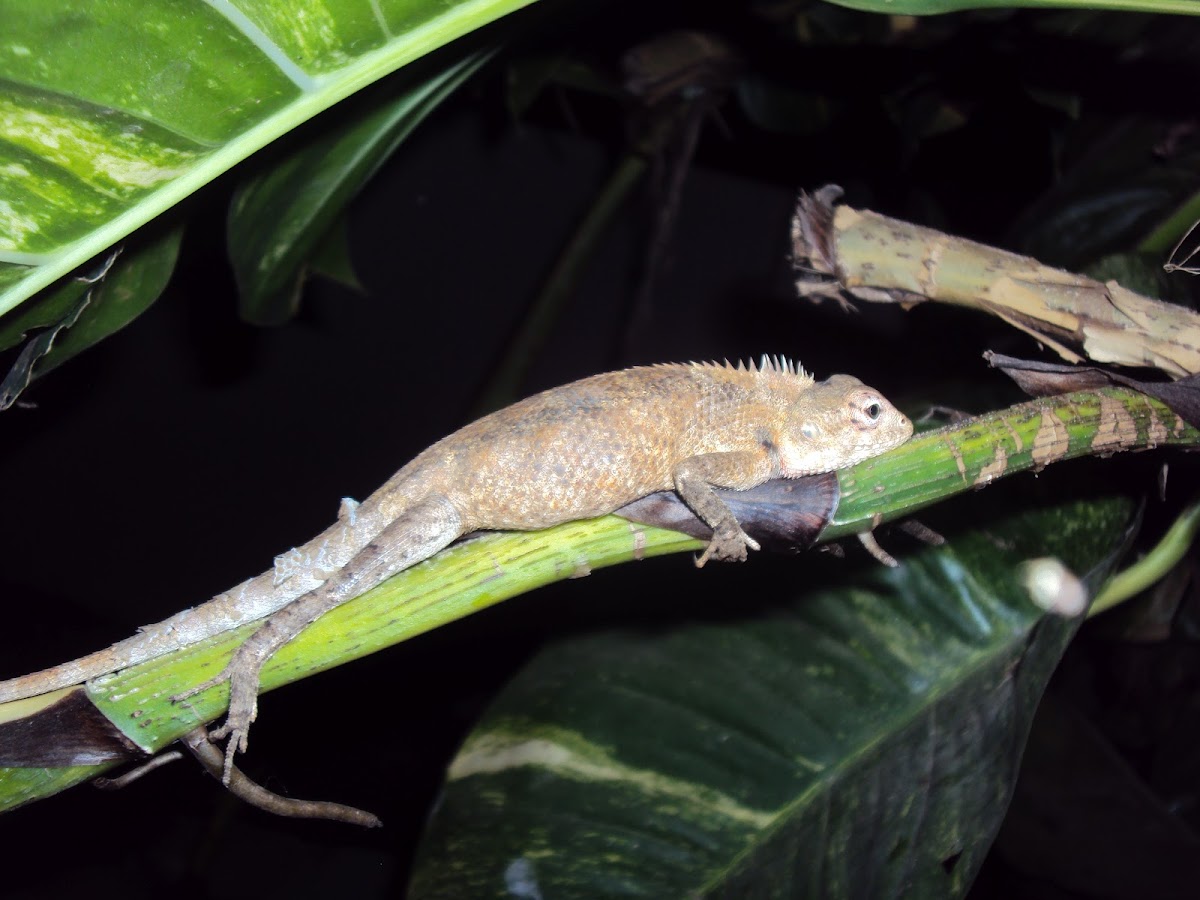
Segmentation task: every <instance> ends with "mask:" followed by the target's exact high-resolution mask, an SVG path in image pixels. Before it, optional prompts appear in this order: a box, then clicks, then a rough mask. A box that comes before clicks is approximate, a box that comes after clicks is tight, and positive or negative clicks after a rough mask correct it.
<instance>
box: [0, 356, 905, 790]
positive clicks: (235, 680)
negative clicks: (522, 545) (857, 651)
mask: <svg viewBox="0 0 1200 900" xmlns="http://www.w3.org/2000/svg"><path fill="white" fill-rule="evenodd" d="M911 434H912V423H911V422H909V421H908V419H907V418H905V416H904V415H903V414H901V413H900V412H899V411H897V410H896V409H895V407H893V406H892V405H891V404H890V403H888V401H887V400H885V399H884V398H883V396H882V395H880V394H879V393H878V392H877V391H875V390H873V389H872V388H869V387H866V386H865V385H863V384H862V382H860V381H858V380H857V379H855V378H852V377H850V376H848V375H835V376H833V377H831V378H830V379H828V380H827V381H824V382H819V383H817V382H814V381H813V379H812V377H811V376H810V375H808V374H806V373H805V372H804V371H803V370H799V369H797V368H796V367H794V366H793V365H792V364H790V363H788V362H787V361H785V360H780V359H777V360H774V361H772V360H770V359H768V358H766V357H764V359H763V361H762V363H761V365H760V366H757V367H756V366H754V365H753V364H751V365H749V366H744V365H739V366H738V367H737V368H734V367H731V366H729V365H728V364H726V365H717V364H694V363H693V364H680V365H660V366H647V367H639V368H633V369H625V370H623V371H619V372H609V373H607V374H603V375H596V376H593V377H591V378H585V379H583V380H581V381H576V382H573V383H572V384H567V385H563V386H562V387H558V388H553V389H551V390H548V391H545V392H543V393H541V394H537V395H536V396H533V397H530V398H528V399H526V400H522V401H521V402H519V403H515V404H513V405H512V406H509V407H506V408H504V409H501V410H498V411H497V412H494V413H492V414H491V415H488V416H485V417H483V418H482V419H479V420H477V421H475V422H472V423H471V424H469V425H467V426H465V427H464V428H461V429H459V430H458V431H456V432H455V433H454V434H452V435H450V436H449V437H446V438H443V439H442V440H440V441H438V442H437V443H436V444H434V445H433V446H431V447H430V448H429V449H427V450H425V451H424V452H423V453H421V454H420V455H419V456H417V457H416V458H415V459H414V460H412V462H410V463H409V464H408V465H406V466H404V468H402V469H401V470H400V471H399V472H397V473H396V474H395V475H394V476H392V478H390V479H389V480H388V481H387V483H386V484H384V485H383V486H382V487H381V488H379V490H377V491H376V492H375V493H374V494H372V495H371V496H370V497H368V498H367V499H366V500H365V501H363V503H362V504H361V505H360V506H358V507H354V506H353V505H344V506H343V510H342V514H341V515H340V516H339V520H338V522H337V523H335V524H334V525H333V526H332V527H331V528H330V529H328V530H327V531H325V532H323V533H322V534H321V535H318V536H317V537H316V538H314V539H313V540H312V541H310V542H309V543H307V544H305V545H304V546H303V547H299V548H296V549H294V550H292V551H290V552H289V553H287V554H284V555H283V556H280V557H278V558H277V559H276V564H275V568H274V569H272V570H271V571H268V572H265V573H263V574H262V575H259V576H257V577H256V578H252V579H250V580H249V581H247V582H245V583H244V584H242V585H239V586H238V587H237V588H235V589H234V590H233V591H231V592H229V593H226V594H222V595H219V596H218V597H215V598H214V599H213V600H211V601H209V602H208V603H206V604H204V605H202V606H199V607H197V608H195V609H192V610H187V611H185V612H183V613H180V614H178V615H176V616H174V617H172V618H171V619H168V620H166V621H165V622H162V623H159V624H158V625H153V626H148V627H147V628H145V629H142V631H141V632H140V633H139V634H138V635H136V636H134V637H133V638H130V639H129V640H126V641H122V642H121V643H118V644H115V645H113V646H112V647H110V648H108V649H107V650H102V651H100V652H99V653H95V654H92V655H90V656H86V657H83V658H82V659H79V660H75V661H74V662H71V663H65V664H63V665H62V666H58V667H56V668H53V669H47V670H45V671H43V672H35V673H33V674H32V675H27V676H25V677H23V678H16V679H13V680H11V681H4V682H0V702H6V701H9V700H16V699H21V698H24V697H32V696H36V695H38V694H43V693H46V692H48V691H51V690H55V689H58V688H61V687H67V686H70V685H73V684H78V683H80V682H82V681H86V680H88V679H91V678H95V677H97V676H99V675H103V674H106V673H108V672H112V671H115V670H117V669H122V668H126V667H128V666H131V665H136V664H137V663H140V662H144V661H146V660H148V659H153V658H155V657H157V656H162V655H164V654H166V653H170V652H172V651H174V650H176V649H178V648H180V647H183V646H187V645H189V644H193V643H196V642H197V641H200V640H204V639H205V638H208V637H211V636H213V635H215V634H219V633H221V632H223V631H226V630H228V629H229V628H232V627H235V626H236V625H240V624H244V623H245V622H248V621H253V620H256V619H259V618H263V617H268V616H269V618H267V620H266V622H264V624H263V625H262V627H260V628H259V630H258V631H256V632H255V633H254V634H253V635H252V636H251V637H250V638H249V640H247V641H246V642H245V643H244V644H242V646H241V647H239V648H238V650H237V652H236V653H235V654H234V657H233V659H232V660H231V661H230V663H229V666H228V667H227V668H226V669H225V671H224V672H223V673H222V674H221V675H219V676H217V677H216V678H214V679H212V680H211V681H209V682H206V683H205V684H203V685H200V686H199V687H197V688H196V689H194V690H193V691H190V692H189V693H188V694H187V695H184V696H191V695H192V694H195V693H199V692H200V691H203V690H207V689H208V688H210V687H213V686H214V685H217V684H221V683H223V682H225V681H229V682H231V684H230V702H229V715H228V718H227V719H226V722H225V724H224V726H222V728H220V729H218V730H217V731H215V732H213V735H214V737H218V738H219V737H224V736H229V738H230V742H229V748H228V750H227V755H226V776H227V777H228V773H229V771H230V764H231V762H232V758H233V754H234V752H235V751H236V750H245V748H246V738H247V733H248V730H249V727H250V723H251V722H253V721H254V717H255V715H256V712H257V709H256V704H257V695H258V674H259V671H260V669H261V668H262V665H263V663H264V662H265V661H266V660H267V659H268V658H270V656H271V655H272V654H273V653H274V652H275V651H276V650H278V649H279V648H280V647H282V646H283V645H284V644H286V643H287V642H288V641H290V640H291V639H292V638H293V637H295V636H296V635H297V634H299V633H300V632H301V631H303V630H304V628H305V627H307V626H308V625H309V624H310V623H312V622H313V621H314V620H315V619H317V618H318V617H319V616H320V615H322V614H323V613H325V612H327V611H328V610H330V609H332V608H333V607H335V606H338V605H339V604H341V603H344V602H345V601H347V600H349V599H351V598H353V597H356V596H358V595H359V594H362V593H364V592H365V591H367V590H369V589H370V588H371V587H373V586H375V585H376V584H378V583H379V582H381V581H383V580H384V579H385V578H388V577H390V576H392V575H394V574H396V573H397V572H400V571H403V570H404V569H406V568H408V567H409V566H412V565H415V564H416V563H418V562H420V561H421V560H424V559H427V558H429V557H430V556H433V555H434V554H435V553H437V552H438V551H440V550H442V549H443V548H444V547H446V546H447V545H448V544H450V543H451V542H453V541H454V540H456V539H457V538H459V537H461V536H462V535H464V534H466V533H468V532H471V531H476V530H480V529H495V530H533V529H539V528H546V527H548V526H551V525H556V524H559V523H562V522H568V521H573V520H575V519H584V518H590V517H593V516H600V515H604V514H606V513H610V512H612V511H613V510H616V509H619V508H620V507H622V506H624V505H625V504H627V503H630V502H632V501H634V500H636V499H638V498H639V497H644V496H646V495H647V494H651V493H654V492H655V491H663V490H672V489H673V490H675V491H676V492H677V493H678V494H679V495H680V497H681V498H682V499H683V500H684V502H685V503H687V504H688V506H689V507H691V509H692V510H693V511H694V512H695V513H696V514H697V515H698V516H699V517H700V518H701V519H703V520H704V521H705V522H706V523H707V524H708V525H709V526H710V527H712V529H713V537H712V540H711V542H710V543H709V546H708V548H707V549H706V550H705V551H704V553H703V554H702V555H701V556H700V557H699V559H698V560H697V564H698V565H703V564H704V563H705V562H706V561H707V560H709V559H717V560H742V559H745V558H746V553H747V550H748V549H753V550H757V549H758V544H757V543H755V541H754V540H753V539H752V538H750V537H749V536H748V535H747V534H746V533H745V532H744V531H742V529H741V526H740V525H739V524H738V523H737V520H736V519H735V518H734V517H733V514H732V513H731V512H730V510H729V508H728V507H727V506H726V505H725V504H724V503H723V502H722V501H721V500H720V498H718V497H717V495H716V494H715V493H714V492H713V490H712V488H713V487H722V488H732V489H735V490H745V489H747V488H750V487H754V486H755V485H759V484H762V483H763V482H765V481H767V480H769V479H772V478H796V477H799V476H802V475H814V474H817V473H821V472H831V471H835V470H837V469H840V468H844V467H846V466H850V465H853V464H854V463H857V462H860V461H861V460H864V459H867V458H869V457H871V456H875V455H877V454H879V453H883V452H884V451H886V450H890V449H891V448H893V447H896V446H899V445H900V444H902V443H903V442H904V441H906V440H907V439H908V438H909V436H910V435H911ZM176 699H182V697H181V698H176Z"/></svg>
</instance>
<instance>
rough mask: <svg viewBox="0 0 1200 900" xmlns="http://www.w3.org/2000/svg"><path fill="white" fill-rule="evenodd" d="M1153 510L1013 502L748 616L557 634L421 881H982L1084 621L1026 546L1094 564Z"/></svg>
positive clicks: (576, 893) (778, 889)
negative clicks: (1063, 615)
mask: <svg viewBox="0 0 1200 900" xmlns="http://www.w3.org/2000/svg"><path fill="white" fill-rule="evenodd" d="M1131 509H1132V504H1130V503H1129V502H1128V501H1125V500H1108V501H1099V502H1088V503H1084V502H1074V503H1068V504H1064V505H1061V506H1057V507H1051V508H1047V509H1044V510H1042V511H1040V512H1035V513H1027V514H1022V515H1019V516H1015V517H1013V518H1009V519H996V520H995V521H993V522H991V523H990V524H989V526H988V527H987V528H986V530H979V531H975V532H972V533H968V534H965V535H962V536H960V537H957V538H955V539H953V540H952V541H951V543H950V544H949V545H947V546H945V547H941V548H937V549H929V550H926V551H924V552H921V553H919V554H916V555H915V556H914V557H912V558H909V559H907V560H905V564H904V567H903V568H902V569H899V570H896V571H887V572H882V573H881V572H878V571H876V572H875V573H873V574H871V575H869V576H866V577H862V578H859V579H857V580H855V581H853V582H852V583H849V584H847V585H846V586H845V587H842V588H840V589H836V590H826V591H820V592H804V591H802V590H801V591H793V592H788V591H786V590H784V591H781V593H782V594H785V595H786V594H788V593H791V594H792V599H791V601H790V602H788V601H786V600H781V602H780V603H779V604H778V606H777V607H775V608H771V607H770V606H767V607H764V605H763V604H762V603H761V602H759V603H755V604H753V607H754V612H753V613H750V614H747V615H745V616H744V618H743V619H742V620H741V621H739V622H736V623H735V624H732V625H722V626H714V625H685V626H681V627H679V628H677V629H675V630H673V631H671V632H670V633H667V634H663V635H656V636H653V637H648V636H630V635H616V636H604V637H598V638H590V639H584V640H578V641H573V642H570V643H567V644H563V645H560V646H557V647H553V648H551V649H550V650H548V651H547V652H545V653H544V654H543V655H542V656H541V657H540V658H539V659H537V660H536V661H535V662H534V663H533V664H532V665H531V666H529V667H528V668H527V669H526V670H525V671H524V672H523V673H522V674H521V675H520V676H519V677H518V678H517V679H516V680H515V681H514V682H513V683H512V684H511V685H509V687H508V688H507V689H506V690H505V692H504V693H503V694H502V695H501V697H500V698H499V700H498V701H497V702H496V704H495V705H494V707H493V709H492V710H491V712H490V714H489V715H488V716H487V717H486V719H485V720H484V721H483V722H482V723H481V724H480V726H479V727H478V728H477V729H476V730H475V731H474V732H473V733H472V734H471V735H470V737H468V738H467V740H466V743H465V745H464V746H463V748H462V749H461V751H460V753H459V754H458V757H457V758H456V759H455V761H454V762H453V763H452V765H451V768H450V772H449V776H448V781H447V784H446V787H445V797H444V799H443V802H442V803H441V804H440V805H439V808H438V810H437V812H436V814H435V816H434V818H433V821H432V823H431V825H430V828H429V831H428V834H427V836H426V839H425V842H424V844H423V846H422V848H421V850H420V851H419V859H418V864H417V872H416V875H415V878H414V881H413V885H412V892H411V896H412V897H414V898H429V897H501V896H513V894H514V893H515V894H517V895H519V896H547V897H551V896H552V897H611V896H638V897H655V898H666V897H702V896H703V897H710V896H729V897H747V896H754V897H896V896H911V897H954V896H962V895H963V894H964V893H965V891H966V889H967V887H968V886H969V885H970V883H971V880H972V879H973V877H974V875H975V873H976V872H977V871H978V867H979V865H980V864H981V862H982V860H983V857H984V855H985V853H986V851H987V848H988V846H989V845H990V843H991V841H992V839H993V838H994V836H995V833H996V830H997V829H998V827H999V824H1000V821H1001V819H1002V817H1003V814H1004V810H1005V808H1006V806H1007V803H1008V799H1009V797H1010V795H1011V791H1012V787H1013V782H1014V779H1015V776H1016V772H1017V767H1018V764H1019V761H1020V758H1021V752H1022V748H1023V746H1024V742H1025V737H1026V735H1027V732H1028V729H1029V724H1030V721H1031V718H1032V716H1033V713H1034V710H1035V708H1036V706H1037V702H1038V699H1039V697H1040V695H1041V692H1042V689H1043V687H1044V685H1045V682H1046V679H1047V678H1048V677H1049V673H1050V671H1051V670H1052V669H1053V667H1054V665H1055V664H1056V663H1057V660H1058V658H1059V656H1060V654H1061V653H1062V650H1063V648H1064V647H1065V645H1066V642H1067V641H1068V640H1069V638H1070V636H1071V634H1072V633H1073V631H1074V625H1075V623H1074V622H1073V621H1071V620H1066V619H1059V618H1055V617H1049V618H1046V617H1044V616H1043V615H1042V614H1041V612H1040V611H1039V610H1038V609H1036V608H1035V607H1034V606H1033V605H1032V604H1031V603H1030V602H1029V601H1028V600H1027V599H1026V598H1025V596H1024V593H1023V590H1022V588H1021V587H1020V585H1019V584H1018V581H1017V578H1016V576H1015V574H1014V573H1015V571H1016V569H1017V564H1018V563H1019V562H1020V561H1021V560H1024V559H1028V558H1030V557H1034V556H1044V555H1056V556H1059V557H1060V558H1062V559H1063V561H1064V562H1066V564H1067V565H1068V566H1070V567H1072V568H1073V569H1074V570H1075V571H1077V572H1079V573H1081V574H1083V575H1084V576H1085V578H1086V579H1087V580H1089V581H1090V582H1091V583H1093V584H1094V582H1095V580H1096V579H1097V578H1098V577H1102V575H1103V572H1104V571H1106V570H1107V568H1108V566H1109V564H1111V562H1112V560H1113V558H1114V554H1115V553H1116V552H1117V550H1118V549H1119V547H1120V546H1121V545H1122V544H1123V538H1124V536H1125V534H1126V529H1127V528H1128V525H1129V521H1130V515H1131ZM976 511H977V512H978V510H976ZM798 577H799V579H800V583H803V576H798ZM514 885H522V886H524V889H526V893H520V892H519V891H516V890H515V889H514Z"/></svg>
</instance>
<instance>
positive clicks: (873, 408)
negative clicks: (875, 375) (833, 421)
mask: <svg viewBox="0 0 1200 900" xmlns="http://www.w3.org/2000/svg"><path fill="white" fill-rule="evenodd" d="M850 416H851V418H852V419H853V420H854V421H855V422H856V423H857V424H858V425H860V426H862V427H864V428H871V427H874V426H875V425H877V424H879V420H880V418H882V416H883V401H882V400H881V399H880V397H879V395H878V394H866V395H859V396H858V397H855V398H854V401H853V402H852V403H851V405H850Z"/></svg>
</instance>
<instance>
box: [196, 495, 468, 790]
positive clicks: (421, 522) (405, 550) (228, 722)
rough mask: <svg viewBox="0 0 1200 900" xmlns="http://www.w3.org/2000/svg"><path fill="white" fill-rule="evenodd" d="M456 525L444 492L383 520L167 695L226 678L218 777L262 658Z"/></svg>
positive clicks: (433, 546) (244, 732)
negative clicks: (200, 676)
mask: <svg viewBox="0 0 1200 900" xmlns="http://www.w3.org/2000/svg"><path fill="white" fill-rule="evenodd" d="M462 530H463V526H462V518H461V516H460V515H459V513H458V510H457V509H455V508H454V505H453V504H451V503H450V501H449V500H448V499H446V498H445V497H443V496H437V497H431V498H428V499H426V500H423V501H421V502H420V503H417V504H415V505H414V506H412V507H410V508H409V509H407V510H405V511H404V512H403V513H402V514H401V515H400V516H398V517H397V518H396V519H394V520H393V521H392V522H391V523H389V524H388V525H387V526H385V527H384V529H383V530H382V531H381V532H380V533H379V534H378V535H377V536H376V537H375V538H374V539H373V540H372V541H371V542H370V543H368V544H367V545H366V546H365V547H363V549H362V550H360V551H359V552H358V553H357V554H355V555H354V556H353V557H352V558H351V559H350V561H349V562H347V563H346V564H345V565H344V566H342V568H341V569H339V570H338V571H337V572H335V573H334V574H333V575H332V576H330V578H329V579H328V580H327V581H326V582H325V583H324V584H322V585H321V586H320V587H318V588H315V589H313V590H311V591H309V592H308V593H307V594H304V595H303V596H301V597H298V598H296V599H295V600H294V601H292V602H291V603H290V604H288V605H287V606H285V607H284V608H283V609H281V610H280V611H279V612H277V613H275V614H274V615H272V616H270V617H269V618H268V619H267V620H266V621H265V622H264V623H263V625H262V627H260V628H259V629H258V630H257V631H256V632H254V634H252V635H250V637H249V638H248V639H247V640H246V642H245V643H244V644H242V645H241V646H240V647H238V649H237V650H236V651H235V653H234V655H233V658H232V659H231V660H230V661H229V664H228V665H227V666H226V667H225V669H224V670H223V671H222V672H221V674H220V675H217V676H216V677H215V678H211V679H209V680H208V681H206V682H204V683H203V684H201V685H199V686H197V687H194V688H192V689H191V690H189V691H187V692H185V693H183V694H180V695H178V696H176V697H173V698H172V700H175V701H179V700H184V699H186V698H188V697H191V696H194V695H195V694H199V693H200V692H202V691H206V690H208V689H209V688H211V687H215V686H217V685H219V684H223V683H224V682H229V712H228V714H227V716H226V719H225V724H224V725H222V726H221V727H220V728H218V729H216V730H215V731H213V732H212V737H213V738H215V739H219V738H223V737H228V738H229V744H228V746H227V747H226V750H225V771H224V776H223V779H222V780H223V781H224V782H225V783H226V784H228V783H229V776H230V773H231V770H232V765H233V757H234V755H235V754H236V753H237V752H239V751H241V752H245V750H246V744H247V738H248V735H249V731H250V724H251V723H252V722H253V721H254V719H255V718H256V717H257V715H258V681H259V673H260V672H261V671H262V667H263V665H264V663H266V661H267V660H268V659H270V658H271V656H272V655H274V654H275V653H276V652H277V651H278V650H279V648H280V647H283V646H284V645H285V644H287V643H288V642H289V641H290V640H291V639H292V638H294V637H295V636H296V635H298V634H300V632H302V631H303V630H304V629H305V628H307V627H308V626H309V625H311V624H312V623H313V622H315V621H316V620H317V619H318V618H319V617H320V616H322V615H324V614H325V613H326V612H328V611H329V610H331V609H333V608H334V607H336V606H339V605H341V604H342V603H345V602H346V601H347V600H351V599H353V598H354V597H357V596H358V595H359V594H363V593H366V592H367V591H368V590H370V589H371V588H373V587H374V586H375V585H377V584H379V583H380V582H381V581H383V580H384V579H386V578H389V577H391V576H392V575H395V574H396V573H397V572H401V571H403V570H404V569H407V568H409V567H410V566H412V565H415V564H416V563H418V562H420V561H421V560H424V559H428V558H429V557H430V556H433V554H435V553H437V552H438V551H439V550H442V549H443V548H445V547H446V546H447V545H448V544H450V543H451V542H452V541H453V540H454V539H455V538H457V537H459V536H460V535H461V534H462Z"/></svg>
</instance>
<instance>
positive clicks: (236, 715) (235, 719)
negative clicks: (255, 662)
mask: <svg viewBox="0 0 1200 900" xmlns="http://www.w3.org/2000/svg"><path fill="white" fill-rule="evenodd" d="M226 682H228V683H229V711H228V712H227V713H226V715H225V723H224V724H223V725H222V726H221V727H220V728H217V729H215V730H213V731H212V732H211V733H210V734H209V737H210V738H212V739H213V740H221V739H222V738H225V737H228V738H229V743H228V744H226V745H225V766H224V768H223V769H222V773H221V783H222V784H224V785H225V786H226V787H228V786H229V779H230V778H231V777H232V775H233V759H234V757H235V756H236V755H237V754H238V753H245V752H246V747H247V746H248V745H249V737H250V724H251V723H252V722H253V721H254V720H255V719H256V718H258V671H257V670H255V671H254V672H253V673H251V674H250V675H247V674H246V673H245V672H244V671H243V670H242V669H241V668H239V667H238V666H237V657H236V656H235V657H234V659H233V660H232V661H231V662H230V663H229V665H228V666H226V667H225V669H224V671H222V672H221V674H220V675H216V676H214V677H213V678H210V679H208V681H205V682H202V683H201V684H198V685H197V686H196V687H194V688H190V689H188V690H186V691H184V692H183V693H182V694H176V695H175V696H174V697H172V698H171V701H172V702H173V703H178V702H179V701H181V700H186V699H187V698H188V697H194V696H196V695H197V694H201V693H203V692H204V691H207V690H208V689H209V688H214V687H217V686H218V685H221V684H225V683H226Z"/></svg>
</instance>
